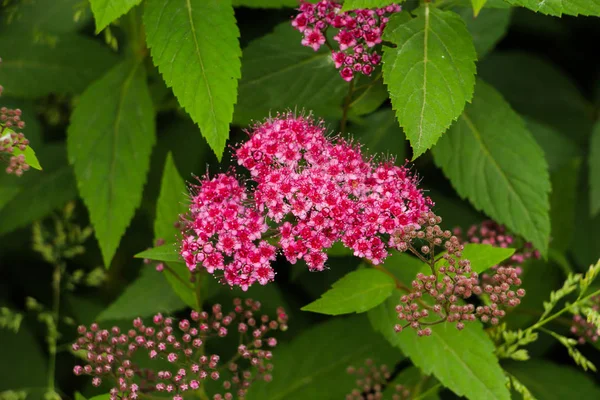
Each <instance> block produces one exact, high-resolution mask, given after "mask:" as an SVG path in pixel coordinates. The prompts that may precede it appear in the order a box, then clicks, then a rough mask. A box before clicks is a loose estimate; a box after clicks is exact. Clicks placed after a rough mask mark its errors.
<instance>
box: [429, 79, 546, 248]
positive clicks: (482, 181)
mask: <svg viewBox="0 0 600 400" xmlns="http://www.w3.org/2000/svg"><path fill="white" fill-rule="evenodd" d="M457 154H461V157H457V156H456V155H457ZM433 156H434V161H435V163H436V165H438V166H439V167H441V168H442V170H443V171H444V174H445V175H446V176H447V177H448V178H449V179H450V182H451V183H452V185H453V186H454V188H455V189H456V191H457V192H458V194H459V195H460V196H461V197H466V198H468V199H469V200H470V201H471V203H472V204H473V205H474V206H475V207H476V208H477V209H480V210H483V211H485V212H486V214H488V215H489V216H490V217H492V218H493V219H494V220H495V221H497V222H499V223H502V224H505V225H506V226H507V227H508V228H509V229H510V230H512V231H513V232H515V233H517V234H520V235H522V236H523V237H524V238H525V239H527V240H528V241H531V242H532V243H533V245H534V247H535V248H536V249H538V250H539V251H540V252H541V253H542V254H546V253H547V251H548V241H549V237H550V218H549V201H548V194H549V192H550V179H549V176H548V165H547V163H546V160H545V159H544V154H543V152H542V150H541V149H540V147H539V146H538V145H537V143H536V142H535V140H534V138H533V136H532V135H531V134H530V133H529V131H528V130H527V129H526V128H525V124H524V123H523V121H522V120H521V118H519V116H518V115H517V114H516V113H515V112H514V111H513V110H512V109H511V108H510V106H509V105H508V104H507V103H506V102H505V101H504V99H503V98H502V97H501V96H500V95H499V94H498V93H497V92H496V91H495V90H494V89H493V88H492V87H491V86H489V85H487V84H486V83H484V82H483V81H481V80H479V81H478V82H477V89H476V92H475V96H474V98H473V103H472V104H470V105H469V106H467V107H466V109H465V111H464V113H463V114H462V116H461V118H460V119H459V121H458V122H457V123H456V124H454V125H453V126H452V127H451V128H450V130H449V132H448V134H446V135H444V137H443V138H442V139H441V140H440V141H439V142H438V145H437V146H436V147H435V148H434V149H433Z"/></svg>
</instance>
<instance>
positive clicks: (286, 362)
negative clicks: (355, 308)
mask: <svg viewBox="0 0 600 400" xmlns="http://www.w3.org/2000/svg"><path fill="white" fill-rule="evenodd" d="M401 357H402V356H401V355H400V352H398V351H395V350H394V349H393V348H392V347H390V345H389V344H388V343H386V342H385V341H384V340H382V339H381V338H380V337H378V335H377V334H376V333H375V332H373V330H372V329H371V327H370V326H369V322H368V321H367V319H366V318H365V317H364V316H361V315H357V316H353V317H349V318H334V319H332V320H329V321H327V322H325V323H322V324H319V325H317V326H315V327H313V328H311V329H309V330H307V331H304V332H302V333H301V334H300V335H299V336H297V337H296V338H295V339H294V340H293V341H292V342H290V343H286V344H281V345H279V346H278V347H277V348H276V349H275V350H273V360H274V362H277V366H278V368H275V369H274V370H273V381H272V382H269V383H266V382H263V381H257V382H255V383H254V384H253V385H252V386H251V387H250V389H249V391H248V395H247V397H246V398H247V399H248V400H255V399H269V400H283V399H285V400H300V399H302V400H305V399H311V400H326V399H341V398H344V396H345V395H346V394H348V393H349V392H350V391H351V390H352V388H353V387H354V384H355V379H356V377H355V376H353V375H350V374H348V373H347V372H346V368H347V367H348V366H349V365H355V366H358V365H363V364H364V362H365V360H366V359H367V358H370V359H373V360H374V362H376V363H378V364H379V363H385V364H387V365H388V366H389V365H393V364H394V363H395V361H397V360H399V359H400V358H401ZM275 360H276V361H275ZM332 382H335V384H334V385H332Z"/></svg>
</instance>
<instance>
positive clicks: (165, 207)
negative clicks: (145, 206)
mask: <svg viewBox="0 0 600 400" xmlns="http://www.w3.org/2000/svg"><path fill="white" fill-rule="evenodd" d="M161 182H162V183H161V186H160V195H159V196H158V201H157V203H156V217H155V219H154V238H155V240H156V239H159V238H160V239H164V240H166V241H168V242H170V241H172V240H175V238H176V236H177V234H178V233H179V230H178V229H177V228H176V227H175V223H176V222H178V221H179V215H180V214H183V213H184V212H185V211H186V209H187V206H186V203H187V202H188V195H187V189H186V187H185V182H184V180H183V178H182V177H181V175H179V172H178V171H177V167H176V166H175V162H174V161H173V156H172V154H171V153H168V154H167V160H166V162H165V168H164V170H163V176H162V181H161Z"/></svg>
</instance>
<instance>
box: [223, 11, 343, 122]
mask: <svg viewBox="0 0 600 400" xmlns="http://www.w3.org/2000/svg"><path fill="white" fill-rule="evenodd" d="M301 40H302V34H301V33H299V32H297V31H295V30H294V28H292V26H291V25H290V23H289V22H284V23H282V24H280V25H277V27H275V30H274V31H273V33H270V34H268V35H265V36H263V37H261V38H259V39H257V40H254V41H253V42H251V43H250V44H249V45H248V47H246V48H245V49H244V55H243V59H244V63H243V65H242V79H241V80H240V91H239V98H238V104H237V106H236V108H235V115H234V121H235V123H236V124H239V125H247V124H249V123H251V121H252V120H261V119H263V118H265V117H266V116H268V115H269V114H270V113H271V114H275V113H276V112H277V111H285V110H287V109H291V110H297V111H302V110H304V111H307V112H308V111H313V112H314V114H315V115H316V116H318V117H327V116H334V117H337V116H341V114H342V113H341V104H342V101H343V99H344V96H345V95H346V93H347V92H348V84H347V83H346V82H345V81H344V80H343V79H342V78H341V77H340V76H339V73H338V71H337V70H336V69H335V66H334V65H333V60H332V59H331V52H330V51H329V50H328V49H327V48H326V47H325V46H323V47H322V48H321V49H320V50H319V51H318V52H314V51H313V50H312V49H310V48H307V47H304V46H302V45H301V44H300V41H301Z"/></svg>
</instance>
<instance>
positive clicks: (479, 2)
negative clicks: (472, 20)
mask: <svg viewBox="0 0 600 400" xmlns="http://www.w3.org/2000/svg"><path fill="white" fill-rule="evenodd" d="M486 2H487V0H471V4H472V5H473V15H474V16H475V17H477V16H478V15H479V12H480V11H481V9H482V8H483V6H485V3H486Z"/></svg>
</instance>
